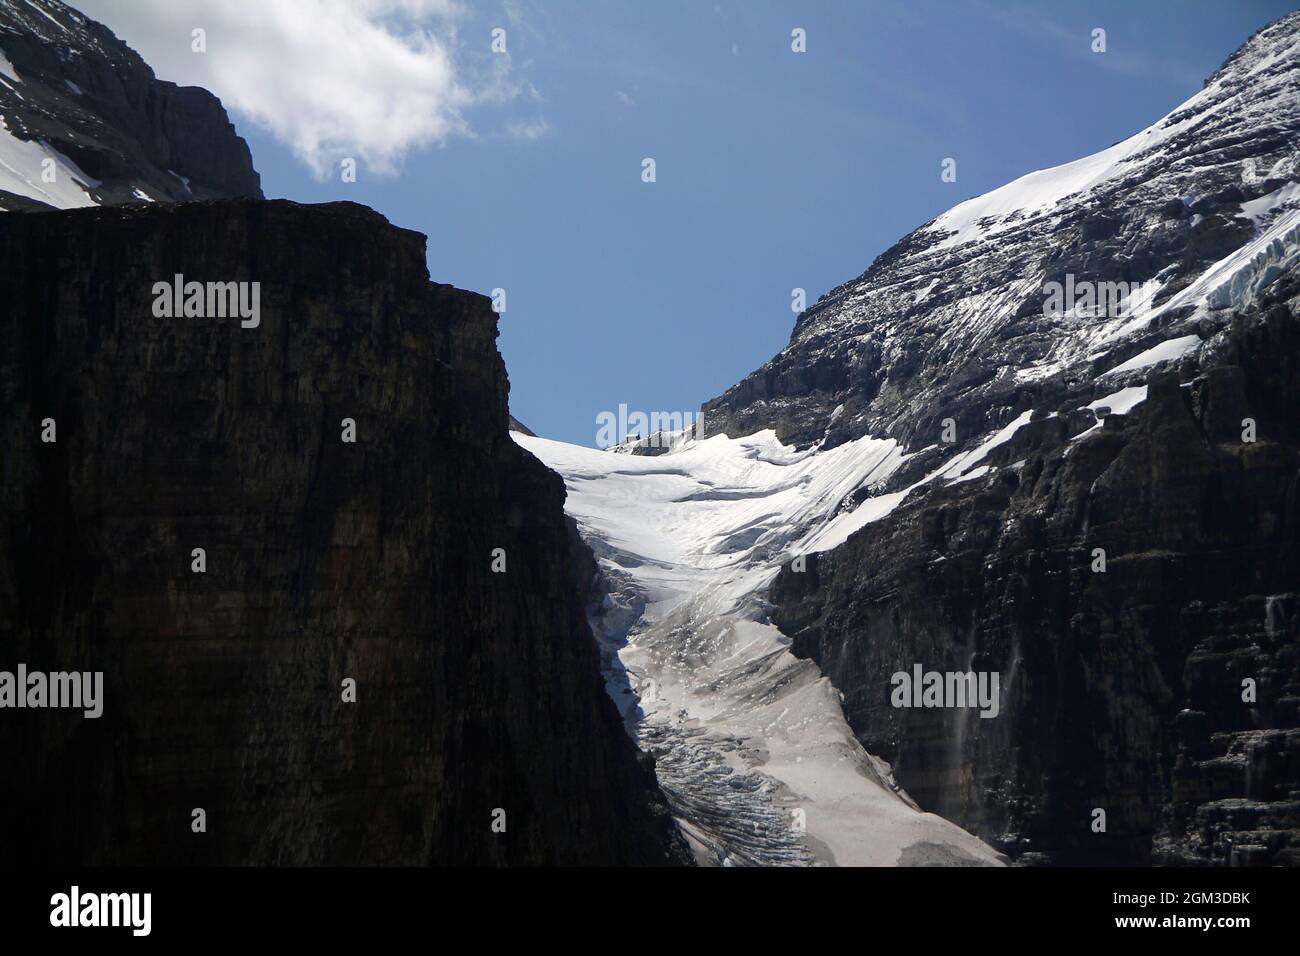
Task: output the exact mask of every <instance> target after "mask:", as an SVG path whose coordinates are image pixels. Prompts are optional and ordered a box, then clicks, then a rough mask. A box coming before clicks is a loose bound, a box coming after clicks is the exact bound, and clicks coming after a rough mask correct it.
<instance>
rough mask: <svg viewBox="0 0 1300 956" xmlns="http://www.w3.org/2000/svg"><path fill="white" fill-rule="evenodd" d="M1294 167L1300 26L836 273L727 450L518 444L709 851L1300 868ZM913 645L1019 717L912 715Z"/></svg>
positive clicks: (746, 400) (799, 858) (637, 724)
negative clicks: (533, 462)
mask: <svg viewBox="0 0 1300 956" xmlns="http://www.w3.org/2000/svg"><path fill="white" fill-rule="evenodd" d="M1297 156H1300V14H1293V15H1290V16H1288V17H1286V18H1283V19H1282V20H1279V21H1277V22H1276V23H1274V24H1272V25H1270V26H1269V27H1267V28H1265V29H1264V30H1261V31H1260V32H1259V33H1258V34H1256V35H1255V36H1254V37H1252V38H1251V40H1250V41H1248V42H1247V43H1246V44H1245V45H1244V46H1243V47H1242V48H1241V49H1240V50H1239V51H1238V52H1237V53H1235V54H1234V55H1233V56H1232V57H1230V58H1229V59H1228V61H1227V62H1226V63H1225V64H1224V66H1223V67H1222V68H1221V69H1220V70H1219V71H1218V72H1217V73H1216V74H1215V75H1214V76H1212V77H1211V78H1210V79H1209V80H1208V81H1207V82H1206V84H1205V87H1204V89H1203V90H1202V91H1201V92H1200V93H1198V94H1197V95H1195V96H1194V97H1192V98H1191V99H1190V100H1188V101H1187V102H1186V103H1184V104H1182V105H1181V106H1179V107H1178V108H1177V109H1175V110H1174V111H1173V112H1171V113H1170V114H1169V115H1168V116H1166V117H1164V118H1163V119H1161V120H1159V121H1158V122H1156V123H1155V124H1153V125H1152V126H1151V127H1149V128H1147V129H1145V130H1142V131H1140V132H1138V133H1137V134H1135V135H1134V136H1132V137H1130V138H1129V139H1127V140H1124V141H1123V142H1121V143H1118V144H1115V145H1114V146H1111V147H1110V148H1108V149H1105V150H1102V151H1101V152H1099V153H1096V154H1094V155H1092V156H1089V157H1086V158H1085V159H1082V160H1079V161H1077V162H1073V163H1069V164H1067V165H1065V166H1061V167H1057V168H1055V169H1051V170H1045V171H1041V172H1036V173H1031V174H1029V175H1027V176H1025V177H1022V178H1021V179H1019V180H1016V181H1015V182H1013V183H1010V184H1008V185H1007V186H1004V187H1002V188H1001V189H997V190H994V191H993V192H991V193H988V194H986V195H984V196H980V197H977V198H975V199H971V200H968V201H967V202H964V203H961V204H960V205H958V206H956V207H954V208H953V209H951V210H949V211H948V212H947V213H945V214H943V215H942V216H940V217H938V218H937V219H935V220H933V221H932V222H930V223H928V224H926V225H925V226H923V227H921V228H920V229H918V230H917V231H915V232H914V233H912V234H911V235H909V236H908V237H906V238H905V239H903V240H902V241H901V242H899V243H898V244H897V245H896V246H894V247H893V248H892V249H890V250H889V251H888V252H886V253H885V254H884V255H882V256H881V257H880V258H879V259H877V260H876V262H875V263H873V264H872V266H871V268H870V269H868V270H867V272H865V273H864V274H863V275H862V276H861V277H859V278H858V279H856V280H854V281H852V282H850V283H847V284H845V285H844V286H841V287H840V288H838V289H835V290H834V291H832V292H831V293H830V294H828V295H826V296H824V297H823V298H822V299H821V300H820V301H819V302H818V303H817V304H816V305H815V306H814V307H813V308H811V309H809V310H808V311H807V312H806V313H804V314H803V315H802V316H800V318H799V320H798V323H797V325H796V327H795V330H794V333H793V335H792V337H791V341H790V344H789V345H788V346H787V347H786V348H785V349H784V350H783V351H782V352H781V353H780V354H779V355H778V356H776V357H775V358H774V359H772V360H771V361H770V362H769V363H767V364H766V365H765V366H764V367H763V368H761V369H759V370H758V371H757V372H755V373H753V374H752V375H750V376H749V377H747V378H746V379H745V380H744V381H742V382H741V383H739V384H738V385H736V386H735V387H734V388H732V389H730V390H729V391H728V392H727V393H726V394H724V395H723V396H721V397H720V398H718V399H715V400H713V401H712V402H710V403H707V404H706V406H705V414H704V418H705V421H706V422H707V423H708V428H709V431H710V433H711V436H712V437H708V438H706V439H704V440H685V441H677V442H674V443H672V445H671V447H670V448H669V449H668V450H667V451H666V452H664V453H662V454H658V455H656V456H654V457H642V456H639V455H635V454H634V455H614V454H609V453H604V452H597V451H592V450H589V449H580V448H575V447H573V446H568V445H563V444H561V443H556V442H550V441H547V440H544V439H540V438H531V437H526V436H522V435H516V441H518V442H519V443H520V444H521V445H523V446H524V447H525V448H528V449H529V450H530V451H532V452H533V453H534V454H536V455H537V456H538V457H539V458H541V459H542V460H543V461H544V462H546V463H547V464H548V465H550V466H551V467H552V468H554V469H555V470H556V471H558V472H559V473H560V474H561V475H562V476H563V477H564V478H565V482H566V485H567V488H568V496H569V497H568V505H567V510H568V511H569V512H570V514H572V515H573V516H574V518H575V519H576V520H577V521H578V524H579V527H580V529H581V530H582V532H583V535H584V537H585V538H586V540H587V541H588V542H589V543H590V544H591V546H592V547H593V549H594V550H595V552H596V554H597V557H598V559H599V564H600V571H601V587H602V588H603V589H604V591H605V597H604V599H603V601H602V603H601V604H600V606H598V607H595V608H594V609H593V612H592V616H593V623H594V624H595V627H596V629H597V631H598V632H600V633H601V634H602V636H603V639H604V641H605V643H606V665H607V676H608V679H609V681H610V689H611V693H612V694H614V696H615V699H616V700H620V701H623V702H624V712H625V714H626V715H627V717H628V720H629V724H630V726H632V727H633V728H634V729H635V731H636V733H637V734H638V736H639V738H640V740H641V743H642V746H643V747H645V748H646V749H648V750H650V751H651V752H652V753H654V754H655V756H656V758H657V760H658V770H659V776H660V780H661V783H662V784H663V786H664V789H665V791H666V792H667V793H668V794H669V797H670V799H671V801H672V802H673V805H674V809H675V811H676V812H677V813H678V815H679V817H680V819H681V822H682V826H683V829H684V830H685V831H686V832H687V833H688V834H689V835H690V836H691V838H692V839H693V841H694V843H695V845H696V849H697V853H698V854H699V855H700V856H701V858H702V859H707V860H713V861H717V862H723V863H746V862H817V861H821V862H837V863H853V862H870V863H898V864H908V863H916V862H941V863H957V862H966V863H975V862H996V855H995V854H994V853H993V852H992V850H991V849H990V846H988V845H985V844H983V843H980V842H978V841H975V840H973V839H972V838H971V837H970V835H969V834H968V833H966V832H965V831H963V830H961V829H958V828H957V827H955V826H952V825H951V824H949V823H947V822H946V821H944V820H941V819H939V818H938V817H936V816H934V815H933V814H922V813H920V812H918V810H916V809H915V806H916V805H917V804H919V805H920V806H921V807H923V808H925V809H927V810H933V811H937V812H940V813H942V814H943V816H944V817H947V818H948V820H952V821H956V822H957V823H959V824H961V825H962V826H963V827H966V828H968V829H969V830H971V831H972V832H974V833H976V834H978V835H979V836H980V837H981V838H983V839H984V840H985V841H987V843H988V844H991V845H992V847H996V849H997V850H1000V851H1003V852H1005V853H1006V854H1008V855H1009V856H1012V857H1014V858H1016V859H1018V860H1019V861H1021V862H1025V863H1032V862H1076V863H1077V862H1094V863H1132V862H1140V863H1141V862H1150V861H1152V860H1158V861H1163V862H1171V863H1204V862H1234V863H1260V862H1274V863H1285V862H1293V863H1294V862H1297V861H1298V859H1300V828H1297V827H1296V825H1295V823H1294V813H1295V807H1296V801H1295V797H1296V794H1297V793H1300V771H1297V767H1300V708H1298V707H1297V703H1298V702H1300V695H1298V694H1297V688H1298V687H1300V654H1297V653H1296V647H1297V643H1298V638H1300V594H1298V593H1297V582H1300V509H1298V508H1297V507H1296V505H1295V502H1296V501H1297V500H1300V416H1297V414H1296V409H1297V408H1298V407H1300V322H1297V319H1296V312H1297V303H1298V296H1300V270H1298V269H1297V268H1296V266H1297V262H1298V261H1300V160H1298V159H1297ZM1056 284H1059V285H1056ZM1120 284H1122V285H1120ZM1099 556H1100V557H1099ZM1099 561H1100V563H1099ZM916 666H923V667H925V668H926V669H931V668H933V669H936V670H939V671H943V672H965V671H976V670H978V671H989V672H996V673H998V674H999V675H1000V677H1001V712H1000V714H999V715H998V717H997V718H996V719H992V720H982V719H977V718H972V716H971V712H970V711H969V710H968V709H953V708H938V709H932V710H930V709H902V710H900V709H897V708H895V707H894V706H893V705H892V703H891V699H890V689H891V675H893V674H895V673H898V672H906V673H910V672H911V671H912V669H913V667H916ZM1246 681H1249V682H1251V687H1253V688H1255V690H1254V691H1252V693H1256V692H1257V694H1258V696H1256V697H1254V698H1253V699H1252V700H1250V701H1246V700H1244V699H1243V687H1244V686H1245V683H1244V682H1246ZM886 761H888V762H886ZM904 791H905V792H904ZM909 794H910V796H909ZM913 798H914V799H913ZM1098 810H1102V811H1104V813H1103V818H1104V821H1105V822H1103V825H1102V827H1101V828H1100V829H1098V827H1097V820H1098V817H1097V811H1098ZM795 811H802V814H801V815H800V814H796V812H795ZM795 818H797V819H799V820H801V821H802V822H804V823H806V830H802V831H801V830H799V829H797V828H792V827H791V820H792V819H795Z"/></svg>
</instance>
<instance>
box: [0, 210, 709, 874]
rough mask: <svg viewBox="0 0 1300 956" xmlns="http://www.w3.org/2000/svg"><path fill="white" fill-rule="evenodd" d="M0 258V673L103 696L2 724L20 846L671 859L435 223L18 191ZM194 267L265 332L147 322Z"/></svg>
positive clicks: (4, 222) (150, 853) (3, 800)
mask: <svg viewBox="0 0 1300 956" xmlns="http://www.w3.org/2000/svg"><path fill="white" fill-rule="evenodd" d="M0 263H3V265H0V326H2V327H3V335H0V388H2V389H3V397H4V407H5V415H4V416H3V419H0V421H3V429H4V431H3V436H4V447H5V449H6V452H5V456H4V461H3V472H2V475H3V479H2V481H3V496H2V498H3V510H2V511H0V629H3V632H4V634H5V642H4V648H3V661H2V662H0V667H3V668H4V669H8V670H13V668H14V667H15V666H16V664H18V663H19V662H23V663H26V664H27V666H28V667H29V668H30V669H33V670H36V669H39V670H44V671H57V670H77V671H96V670H102V671H103V672H104V703H103V716H102V717H101V718H99V719H97V720H96V719H86V718H84V717H83V716H82V715H81V713H80V712H79V711H75V712H74V711H66V710H7V711H5V712H4V717H3V719H2V720H0V751H2V752H3V753H4V754H5V761H6V768H5V773H4V774H3V775H2V776H0V805H3V806H4V807H5V813H4V814H3V825H4V827H5V832H4V833H3V834H0V860H2V861H3V862H6V863H13V862H19V861H39V862H42V863H50V862H55V863H91V864H107V863H220V864H233V863H294V864H298V863H303V864H307V863H345V864H346V863H392V864H428V863H469V864H478V863H501V864H506V863H512V864H543V863H559V864H565V863H665V862H680V861H682V860H683V859H684V851H683V849H682V845H681V843H680V838H679V837H678V836H677V833H676V829H675V827H674V826H673V824H672V822H671V820H670V818H669V816H668V811H667V808H666V805H665V804H664V802H663V800H662V797H661V795H660V793H659V791H658V790H657V788H656V785H655V782H654V774H653V769H652V767H651V766H649V765H648V764H647V763H646V760H647V758H644V757H641V756H639V755H638V753H637V752H636V749H635V747H634V745H633V743H632V741H631V740H630V739H629V738H628V737H627V736H626V734H625V733H624V731H623V729H622V727H621V724H620V722H619V719H618V717H617V715H616V712H615V710H614V707H613V705H612V703H611V702H610V701H609V700H608V698H607V697H606V695H605V693H604V690H603V687H602V684H601V678H600V675H599V667H598V660H597V649H596V645H595V643H594V641H593V639H592V636H591V633H590V631H589V629H588V626H587V624H586V621H585V617H584V613H583V607H582V597H581V596H582V595H584V594H585V593H586V591H587V589H588V587H589V584H590V580H589V579H588V578H587V577H586V574H587V573H588V572H589V571H590V564H589V561H590V559H589V557H584V556H582V555H581V554H580V553H579V552H577V551H575V548H580V547H581V546H580V545H579V544H578V543H577V539H576V535H575V534H574V533H573V531H572V530H571V528H570V527H569V526H568V525H567V524H566V522H565V519H564V518H563V516H562V510H561V509H562V504H563V497H564V489H563V486H562V483H561V481H560V479H559V478H558V477H556V476H555V475H553V474H552V473H550V472H549V471H547V470H546V469H545V468H544V467H542V465H541V464H540V463H539V462H537V461H536V459H534V458H532V457H531V456H530V455H528V454H527V453H525V452H523V451H522V450H520V449H519V448H518V447H517V446H516V445H515V444H514V443H513V442H512V441H510V440H509V438H508V437H507V411H506V397H507V382H506V376H505V370H504V367H503V365H502V362H501V359H500V356H499V355H498V353H497V351H496V348H495V342H494V339H495V336H496V326H495V316H494V314H493V313H492V311H491V308H490V304H489V302H488V300H487V299H485V298H483V297H481V296H478V295H473V294H470V293H466V292H461V291H459V290H456V289H453V288H451V287H449V286H442V285H436V284H432V283H430V282H429V279H428V274H427V270H426V267H425V261H424V240H423V237H422V236H420V235H418V234H416V233H413V232H407V231H404V230H400V229H397V228H394V227H392V226H390V225H389V224H388V223H387V222H386V221H385V220H384V219H383V218H382V217H380V216H378V215H377V214H375V213H373V212H371V211H369V210H366V209H364V208H362V207H359V206H354V205H351V204H332V205H326V206H299V205H295V204H292V203H288V202H270V203H268V202H259V201H242V200H237V201H228V202H215V203H192V204H184V205H179V206H154V207H147V208H146V207H132V208H128V209H112V210H109V209H88V210H77V211H70V212H60V213H26V214H25V213H15V214H10V215H7V216H4V217H2V218H0ZM176 273H181V274H184V275H185V277H186V279H187V280H198V281H203V282H207V281H257V282H260V284H261V285H260V324H259V325H258V326H257V327H256V328H243V327H241V323H240V321H239V319H238V318H197V317H190V318H158V317H155V315H154V312H153V307H154V293H153V291H152V290H153V285H154V283H156V282H159V281H166V282H170V281H171V280H172V277H173V275H174V274H176ZM46 418H52V419H54V420H55V421H56V424H57V432H56V435H57V441H56V442H54V443H43V442H42V441H41V431H42V420H43V419H46ZM345 418H347V419H353V420H354V421H355V429H356V431H355V436H356V440H355V442H352V443H349V442H345V441H343V440H342V434H343V424H342V420H343V419H345ZM195 548H203V549H205V552H206V571H205V572H204V573H195V572H194V571H193V570H192V566H193V561H194V558H193V556H192V555H193V549H195ZM497 548H500V549H503V550H504V561H505V572H504V573H494V572H493V570H492V566H493V551H494V549H497ZM498 566H500V565H499V563H498ZM349 678H350V679H352V680H355V682H356V683H355V687H356V702H355V703H345V702H344V701H343V700H342V696H343V682H344V681H345V680H346V679H349ZM194 808H203V809H204V810H205V811H206V817H207V832H206V833H195V832H192V826H191V823H192V811H193V809H194ZM498 808H500V809H503V810H504V811H505V824H506V828H505V832H504V833H495V832H493V829H492V823H493V814H494V811H495V810H497V809H498Z"/></svg>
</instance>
